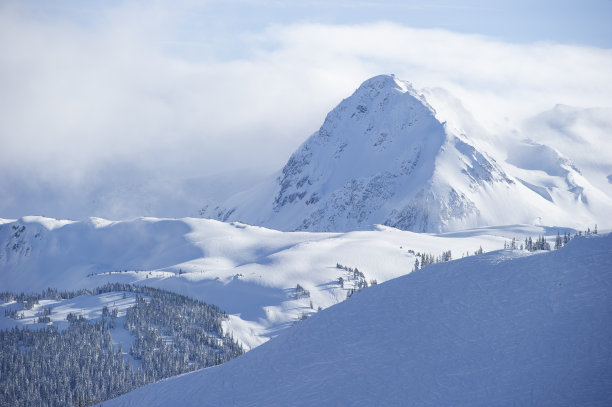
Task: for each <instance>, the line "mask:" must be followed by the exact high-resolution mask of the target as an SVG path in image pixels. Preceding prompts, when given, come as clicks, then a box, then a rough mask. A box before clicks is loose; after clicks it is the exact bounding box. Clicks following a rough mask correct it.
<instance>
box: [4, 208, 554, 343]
mask: <svg viewBox="0 0 612 407" xmlns="http://www.w3.org/2000/svg"><path fill="white" fill-rule="evenodd" d="M3 222H4V223H2V222H0V223H1V224H0V291H11V292H22V291H25V292H40V291H42V290H43V289H45V288H47V287H51V288H58V289H61V290H76V289H80V288H90V289H91V288H95V287H98V286H102V285H104V284H105V283H107V282H122V283H136V284H144V285H148V286H152V287H157V288H163V289H166V290H170V291H174V292H177V293H179V294H183V295H187V296H190V297H193V298H196V299H199V300H202V301H205V302H208V303H212V304H215V305H217V306H219V307H221V308H222V309H224V310H225V311H227V312H228V313H229V314H231V316H230V321H229V322H228V323H227V326H226V328H227V329H228V330H231V331H232V333H233V335H234V337H236V338H237V339H239V340H240V341H241V342H242V343H243V344H244V345H245V346H246V347H247V348H252V347H254V346H257V345H259V344H261V343H262V342H264V341H266V340H267V339H268V338H270V337H272V336H274V335H276V334H277V333H278V331H279V330H281V329H283V328H286V327H289V326H291V325H292V324H293V323H294V322H295V321H296V320H298V319H299V318H300V317H301V316H302V315H303V314H312V313H316V312H317V310H318V309H319V307H321V308H322V309H324V308H327V307H329V306H331V305H333V304H336V303H338V302H340V301H343V300H344V299H346V297H347V292H348V291H349V290H350V289H352V288H355V286H356V285H357V284H358V283H359V282H360V280H363V281H366V282H368V284H369V283H370V282H371V281H372V280H376V281H377V282H383V281H386V280H389V279H391V278H395V277H398V276H401V275H404V274H407V273H409V272H411V271H412V270H413V268H414V263H415V253H416V252H424V253H430V254H433V255H435V256H439V255H440V254H442V252H443V251H446V250H451V251H452V254H453V256H454V257H455V258H457V257H461V256H462V255H464V254H465V253H466V252H469V253H473V252H474V251H476V250H478V248H479V247H482V248H483V249H484V250H485V251H490V250H496V249H500V248H502V247H503V246H504V241H507V240H510V239H511V238H512V237H516V238H517V239H522V238H523V237H524V236H532V237H534V238H535V237H536V236H538V235H540V234H544V235H548V236H551V235H556V233H557V230H559V231H560V232H561V234H563V233H564V231H565V230H563V229H556V228H549V229H547V228H543V227H535V226H525V225H518V226H506V227H498V228H494V227H490V228H482V229H474V230H466V231H462V232H454V233H447V234H440V235H432V234H416V233H412V232H407V231H401V230H397V229H393V228H389V227H383V226H379V227H377V228H375V229H373V230H369V231H356V232H350V233H310V232H279V231H274V230H270V229H265V228H262V227H254V226H247V225H243V224H239V223H232V224H230V223H223V222H219V221H214V220H207V219H195V218H185V219H156V218H140V219H135V220H132V221H121V222H113V221H108V220H104V219H100V218H89V219H86V220H84V221H80V222H73V221H58V220H55V219H49V218H42V217H26V218H22V219H19V220H17V221H3ZM337 263H340V264H341V265H343V266H346V267H351V268H358V269H359V271H360V272H361V273H363V275H364V276H363V278H361V277H360V278H357V279H356V278H355V276H354V274H353V273H350V272H349V271H347V270H344V269H338V268H337V267H336V265H337ZM339 278H342V279H343V283H342V284H340V282H339ZM298 284H299V285H300V286H302V287H303V288H304V289H305V290H307V291H309V292H310V295H309V296H306V295H302V294H300V295H298V294H299V293H298V292H297V291H296V287H297V285H298Z"/></svg>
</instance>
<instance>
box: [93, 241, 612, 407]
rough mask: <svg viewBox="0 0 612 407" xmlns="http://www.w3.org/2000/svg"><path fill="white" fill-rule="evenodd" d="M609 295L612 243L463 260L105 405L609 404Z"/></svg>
mask: <svg viewBox="0 0 612 407" xmlns="http://www.w3.org/2000/svg"><path fill="white" fill-rule="evenodd" d="M611 288H612V235H607V236H604V237H599V236H592V237H589V238H578V239H575V240H572V241H571V242H570V243H569V244H568V245H567V246H566V247H564V248H563V249H561V250H557V251H554V252H546V253H542V254H535V255H530V256H528V255H525V254H524V252H519V251H508V250H503V251H497V252H494V253H489V254H485V255H481V256H475V257H470V258H466V259H460V260H457V261H453V262H450V263H443V264H439V265H435V266H431V267H430V268H428V269H426V270H423V271H419V272H416V273H413V274H410V275H408V276H404V277H401V278H398V279H395V280H392V281H388V282H387V283H385V284H381V285H378V286H376V287H372V288H369V289H367V290H365V291H363V292H360V293H358V294H356V295H355V296H353V297H352V298H351V299H349V300H348V301H346V302H344V303H342V304H339V305H337V306H334V307H332V308H329V309H327V310H325V311H324V312H322V313H320V314H318V315H315V316H313V317H312V318H310V319H308V320H306V321H304V322H302V323H300V324H299V325H298V326H297V327H296V328H295V329H291V330H288V331H286V332H285V333H283V334H282V335H280V336H279V337H277V338H275V339H273V340H271V341H269V342H268V343H266V344H264V345H262V346H260V347H259V348H257V349H255V350H253V351H251V352H248V353H247V354H245V355H243V356H241V357H239V358H237V359H234V360H233V361H230V362H229V363H227V364H224V365H222V366H218V367H214V368H210V369H204V370H201V371H197V372H194V373H191V374H187V375H183V376H180V377H176V378H172V379H168V380H164V381H161V382H158V383H155V384H153V385H149V386H146V387H144V388H141V389H138V390H136V391H134V392H132V393H128V394H127V395H124V396H122V397H120V398H117V399H114V400H109V401H107V402H104V406H106V407H109V406H144V405H146V406H171V405H181V406H288V405H291V406H313V405H325V406H347V405H364V406H365V405H369V406H373V405H377V406H399V405H418V406H450V405H466V406H491V405H495V406H510V405H520V406H578V405H580V406H587V405H588V406H607V405H609V404H610V400H612V325H610V321H612V290H611Z"/></svg>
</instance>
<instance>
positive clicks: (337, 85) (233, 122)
mask: <svg viewBox="0 0 612 407" xmlns="http://www.w3.org/2000/svg"><path fill="white" fill-rule="evenodd" d="M610 16H612V1H609V0H601V1H562V0H561V1H552V0H551V1H546V0H544V1H463V2H458V1H399V0H398V1H333V0H332V1H318V0H312V1H308V0H306V1H299V2H298V1H273V0H272V1H270V0H266V1H264V0H220V1H216V0H211V1H188V0H184V1H181V0H175V1H167V2H165V1H144V0H143V1H86V2H84V1H48V0H40V1H34V0H32V1H26V0H19V1H8V0H0V50H2V51H1V52H0V112H1V113H0V114H1V115H2V116H1V120H0V194H4V196H5V197H4V198H3V197H1V196H0V201H1V200H3V199H4V200H5V201H6V200H7V199H8V198H6V196H7V194H10V193H11V192H10V190H9V188H13V187H14V184H15V183H14V182H9V181H10V180H28V181H30V182H32V183H34V184H36V185H42V186H44V187H45V188H51V189H53V188H54V186H56V185H60V184H61V185H63V186H66V185H72V186H74V187H75V188H77V187H83V185H88V184H92V183H104V182H108V183H112V182H117V179H121V178H126V177H127V178H129V177H130V174H141V175H140V176H146V177H151V178H156V177H158V178H159V177H175V178H180V177H195V176H202V175H210V174H214V173H217V172H224V171H228V170H236V169H263V170H267V171H272V170H274V169H277V168H279V167H280V166H282V165H283V164H284V162H285V161H286V160H287V158H288V156H289V155H290V154H291V152H292V151H293V150H295V148H297V147H298V146H299V144H301V143H302V142H303V141H304V140H305V139H306V138H307V137H308V136H309V135H310V134H311V133H312V132H314V131H316V130H317V129H318V127H319V126H320V125H321V123H322V122H323V119H324V117H325V114H326V113H327V112H328V111H329V110H330V109H331V108H333V107H334V106H335V105H336V104H337V103H339V101H340V100H341V99H342V98H344V97H347V96H349V95H350V94H351V93H352V92H353V91H354V90H355V89H356V88H357V87H358V86H359V84H360V83H361V82H362V81H363V80H365V79H367V78H368V77H371V76H374V75H377V74H380V73H395V74H396V75H397V76H399V77H400V78H402V79H405V80H409V81H411V82H412V83H413V84H414V86H415V87H417V88H423V87H435V86H439V87H443V88H446V89H447V90H449V91H450V92H451V93H453V94H454V95H456V96H457V97H459V98H460V99H461V100H462V101H463V102H464V104H465V105H466V107H467V108H468V109H469V110H471V111H472V112H474V114H475V115H476V117H477V119H479V120H481V121H482V122H483V124H485V125H493V123H496V122H503V121H508V120H509V121H510V122H512V123H519V122H520V120H521V119H523V118H526V117H528V116H530V115H535V114H537V113H539V112H540V111H543V110H545V109H549V108H552V107H553V106H554V105H555V104H556V103H563V104H569V105H573V106H582V107H590V106H612V80H611V79H610V72H612V24H610ZM143 174H144V175H143ZM18 204H19V202H17V201H15V202H12V204H11V205H12V206H13V207H14V206H15V205H18ZM6 206H7V205H4V207H6ZM2 210H3V205H2V202H0V211H2ZM13 212H14V211H13ZM2 216H3V214H2V213H0V217H2ZM4 216H7V215H4ZM10 216H14V215H13V214H12V212H11V214H10Z"/></svg>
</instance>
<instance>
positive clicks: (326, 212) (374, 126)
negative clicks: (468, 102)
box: [202, 75, 612, 232]
mask: <svg viewBox="0 0 612 407" xmlns="http://www.w3.org/2000/svg"><path fill="white" fill-rule="evenodd" d="M430 101H431V103H433V104H434V106H436V107H435V108H434V107H432V105H431V103H430ZM534 140H536V141H534ZM537 140H538V133H537V132H534V133H529V134H528V136H525V137H512V138H510V139H505V140H502V139H501V138H500V137H498V136H496V137H494V136H493V135H488V134H486V132H484V130H482V129H480V128H479V127H478V124H477V122H476V121H475V120H474V119H473V118H472V117H471V116H470V115H469V112H467V111H466V110H465V109H464V108H463V107H462V106H461V105H460V102H458V101H455V100H453V99H452V97H451V96H450V95H448V94H447V93H445V92H443V91H440V90H427V91H426V92H425V93H424V94H420V93H418V92H417V91H416V90H415V89H413V88H412V86H411V85H410V84H409V83H408V82H405V81H402V80H399V79H397V78H395V77H394V76H392V75H380V76H376V77H373V78H371V79H368V80H367V81H365V82H364V83H363V84H362V85H361V86H360V87H359V88H358V89H357V90H356V91H355V93H354V94H353V95H352V96H350V97H349V98H347V99H345V100H343V101H342V102H341V103H340V104H339V105H338V106H337V107H336V108H335V109H333V110H332V111H331V112H330V113H329V114H328V115H327V117H326V119H325V122H324V123H323V125H322V126H321V128H320V129H319V131H317V132H316V133H315V134H313V135H312V136H311V137H310V138H309V139H308V140H306V142H305V143H304V144H303V145H302V146H301V147H300V148H299V149H298V150H297V151H296V152H295V153H294V154H293V155H292V156H291V157H290V158H289V161H288V162H287V164H286V165H285V166H284V167H283V169H282V170H281V171H280V172H279V173H278V174H276V175H275V177H274V178H273V179H270V180H268V181H266V182H263V183H262V184H259V185H257V186H255V187H253V188H252V189H250V190H247V191H245V192H242V193H239V194H237V195H235V196H234V197H232V198H230V199H228V200H227V201H225V202H224V203H222V204H221V205H219V206H214V205H210V204H209V205H208V206H206V207H205V208H204V209H203V211H202V214H203V215H204V216H207V217H213V218H217V219H221V220H238V221H242V222H246V223H249V224H257V225H263V226H266V227H271V228H274V229H280V230H287V231H291V230H310V231H348V230H355V229H359V228H364V227H365V228H367V227H370V226H371V225H373V224H385V225H389V226H393V227H396V228H400V229H403V230H412V231H417V232H440V231H449V230H461V229H465V228H469V227H477V226H485V225H498V224H516V223H527V224H546V225H561V224H562V225H565V226H570V227H582V225H585V224H594V223H600V224H601V225H603V226H606V227H608V226H612V224H610V222H612V221H610V219H609V216H607V214H609V213H610V212H611V211H612V197H611V196H610V195H609V194H607V193H605V192H602V190H601V189H599V188H598V187H596V186H594V185H593V184H592V183H591V181H590V180H589V178H588V177H587V176H585V174H583V173H582V172H581V169H580V168H579V167H577V166H576V165H575V164H574V163H573V162H572V160H570V158H568V157H566V156H564V155H563V154H561V153H560V152H559V151H558V150H557V149H555V148H553V147H550V146H548V145H546V144H542V143H541V142H539V141H537ZM500 143H501V144H503V148H502V149H498V148H497V147H496V145H497V144H500ZM566 151H568V153H571V150H570V149H567V150H566ZM604 154H607V155H608V156H609V155H610V153H609V152H606V153H604ZM609 158H610V160H612V157H609ZM595 185H600V184H599V183H596V184H595ZM570 215H571V216H570Z"/></svg>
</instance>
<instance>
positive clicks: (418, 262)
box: [414, 247, 483, 271]
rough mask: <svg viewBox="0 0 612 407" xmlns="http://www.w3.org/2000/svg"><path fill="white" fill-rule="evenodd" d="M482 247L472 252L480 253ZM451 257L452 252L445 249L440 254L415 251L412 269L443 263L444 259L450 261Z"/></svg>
mask: <svg viewBox="0 0 612 407" xmlns="http://www.w3.org/2000/svg"><path fill="white" fill-rule="evenodd" d="M482 253H483V251H482V247H481V248H480V249H479V250H477V251H475V252H474V254H482ZM452 259H453V254H452V253H451V251H450V250H446V251H444V252H442V255H440V256H434V255H433V254H431V253H416V259H415V260H414V271H417V270H420V269H422V268H425V267H427V266H429V265H431V264H436V263H443V262H446V261H451V260H452Z"/></svg>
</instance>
